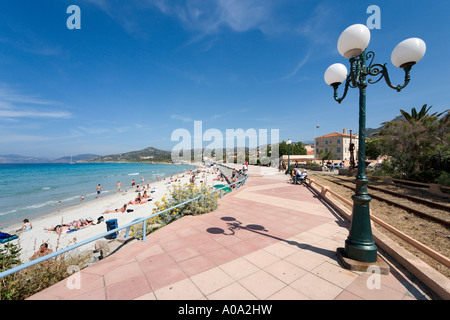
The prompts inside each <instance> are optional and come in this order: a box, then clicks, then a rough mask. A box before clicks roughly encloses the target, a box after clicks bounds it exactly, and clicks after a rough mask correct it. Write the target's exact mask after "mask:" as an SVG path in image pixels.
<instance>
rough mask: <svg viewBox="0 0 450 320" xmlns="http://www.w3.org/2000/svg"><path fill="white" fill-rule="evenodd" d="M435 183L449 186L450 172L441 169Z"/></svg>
mask: <svg viewBox="0 0 450 320" xmlns="http://www.w3.org/2000/svg"><path fill="white" fill-rule="evenodd" d="M436 183H437V184H441V185H443V186H447V187H450V174H449V173H448V172H446V171H442V172H441V175H440V176H439V178H437V179H436Z"/></svg>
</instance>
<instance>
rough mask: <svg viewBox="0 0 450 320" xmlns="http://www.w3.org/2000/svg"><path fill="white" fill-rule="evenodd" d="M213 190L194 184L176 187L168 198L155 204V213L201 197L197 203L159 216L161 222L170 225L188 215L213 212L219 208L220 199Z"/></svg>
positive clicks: (163, 198) (193, 202)
mask: <svg viewBox="0 0 450 320" xmlns="http://www.w3.org/2000/svg"><path fill="white" fill-rule="evenodd" d="M213 191H214V190H213V188H211V187H207V186H206V185H204V184H202V185H201V186H195V185H194V184H184V185H175V186H174V187H173V188H172V190H170V191H169V194H168V195H167V196H164V197H162V198H161V201H158V202H156V203H155V208H154V209H153V212H154V213H156V212H159V211H162V210H165V209H168V208H171V207H174V206H176V205H179V204H181V203H183V202H186V201H188V200H190V199H194V198H197V197H199V198H198V199H197V200H195V201H191V202H189V203H187V204H184V205H182V206H180V207H178V208H175V209H172V210H170V211H167V212H165V213H162V214H160V215H159V222H161V223H163V224H169V223H171V222H172V221H175V220H177V219H179V218H181V217H183V216H186V215H193V216H196V215H200V214H204V213H208V212H211V211H213V210H215V209H216V208H217V205H218V202H217V199H218V197H219V195H218V192H215V193H213Z"/></svg>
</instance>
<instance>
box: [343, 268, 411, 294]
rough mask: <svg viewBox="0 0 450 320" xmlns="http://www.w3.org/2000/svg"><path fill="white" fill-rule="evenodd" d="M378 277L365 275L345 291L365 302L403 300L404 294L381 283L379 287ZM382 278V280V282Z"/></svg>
mask: <svg viewBox="0 0 450 320" xmlns="http://www.w3.org/2000/svg"><path fill="white" fill-rule="evenodd" d="M375 277H376V275H368V274H363V275H361V276H360V277H358V278H356V279H355V281H353V282H352V283H351V284H350V285H349V286H348V287H347V288H346V289H345V290H346V291H348V292H350V293H352V294H354V295H357V296H359V297H361V298H363V299H365V300H402V299H403V297H404V293H402V292H399V291H397V290H395V289H392V288H390V287H389V286H387V285H384V284H383V281H380V282H379V284H380V286H379V288H378V286H377V283H378V282H377V281H376V278H375ZM381 279H382V278H380V280H381Z"/></svg>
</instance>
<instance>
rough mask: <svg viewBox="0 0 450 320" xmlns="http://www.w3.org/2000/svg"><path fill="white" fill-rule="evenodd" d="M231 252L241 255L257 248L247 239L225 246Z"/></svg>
mask: <svg viewBox="0 0 450 320" xmlns="http://www.w3.org/2000/svg"><path fill="white" fill-rule="evenodd" d="M227 249H229V250H230V251H231V252H234V253H235V254H236V255H238V256H243V255H246V254H249V253H252V252H255V251H257V250H258V249H259V248H258V247H257V246H255V245H253V244H252V243H250V242H248V241H241V242H238V243H235V244H232V245H229V246H227Z"/></svg>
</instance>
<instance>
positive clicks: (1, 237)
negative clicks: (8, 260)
mask: <svg viewBox="0 0 450 320" xmlns="http://www.w3.org/2000/svg"><path fill="white" fill-rule="evenodd" d="M18 237H19V236H18V235H16V234H15V235H13V236H12V235H10V234H9V233H3V232H0V243H6V242H9V241H12V240H14V239H17V238H18Z"/></svg>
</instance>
